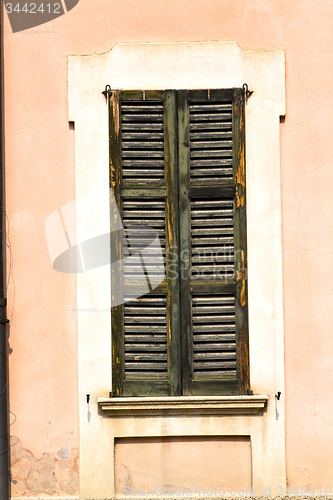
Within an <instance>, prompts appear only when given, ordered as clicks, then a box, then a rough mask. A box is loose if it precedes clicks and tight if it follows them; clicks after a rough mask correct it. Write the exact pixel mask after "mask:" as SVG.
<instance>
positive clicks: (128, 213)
mask: <svg viewBox="0 0 333 500" xmlns="http://www.w3.org/2000/svg"><path fill="white" fill-rule="evenodd" d="M175 103H176V94H175V93H174V92H172V91H167V92H165V91H145V92H144V91H120V92H115V93H113V95H112V96H111V99H110V104H111V108H110V151H111V154H110V159H111V170H110V179H111V186H112V189H113V193H114V195H115V198H116V202H117V207H118V211H119V213H120V214H121V218H122V222H123V225H124V231H123V232H122V236H121V237H118V238H117V236H118V233H119V231H118V232H117V233H116V238H115V244H112V247H111V248H112V249H113V251H114V253H115V256H116V259H117V263H113V269H114V266H116V271H115V272H114V273H113V277H111V282H112V297H114V298H115V300H116V302H115V303H116V304H117V305H116V306H115V307H113V308H112V345H113V348H112V351H113V356H112V357H113V371H112V374H113V384H112V387H113V394H114V395H115V396H148V395H151V396H153V395H154V396H155V395H156V396H162V395H170V394H176V393H178V392H179V381H178V380H179V374H178V372H179V368H178V366H179V359H178V358H179V355H178V349H177V345H178V344H179V341H178V340H177V335H178V330H179V329H178V326H177V322H178V315H175V314H174V313H173V311H174V310H177V308H178V295H179V290H178V284H177V283H176V282H174V280H172V279H171V276H169V274H170V270H169V265H168V261H169V257H170V255H171V250H172V248H173V247H175V246H176V247H177V245H178V243H177V231H176V227H172V225H171V223H170V221H171V219H172V217H173V216H174V210H175V207H177V178H176V175H177V169H176V168H175V166H176V161H177V158H176V154H177V147H176V144H177V143H176V140H177V131H176V124H177V122H176V115H175V111H174V110H175V109H176V104H175ZM112 150H113V151H114V152H116V156H117V158H115V154H113V153H112ZM115 246H116V247H117V248H114V247H115ZM111 258H112V261H114V260H115V259H114V258H113V257H112V256H111Z"/></svg>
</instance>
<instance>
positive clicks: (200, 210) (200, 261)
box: [191, 199, 234, 279]
mask: <svg viewBox="0 0 333 500" xmlns="http://www.w3.org/2000/svg"><path fill="white" fill-rule="evenodd" d="M191 242H192V261H191V262H192V269H193V270H194V271H195V275H196V279H198V278H200V276H201V277H206V278H207V277H208V276H209V277H213V278H214V277H218V278H223V277H225V278H227V279H230V278H233V277H234V264H233V260H234V259H233V253H232V249H233V248H234V229H233V200H202V199H200V200H191ZM225 260H226V262H225Z"/></svg>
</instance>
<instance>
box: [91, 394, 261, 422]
mask: <svg viewBox="0 0 333 500" xmlns="http://www.w3.org/2000/svg"><path fill="white" fill-rule="evenodd" d="M267 400H268V396H180V397H172V396H170V397H155V398H154V397H140V398H138V397H136V398H135V397H133V398H129V397H126V398H98V400H97V402H98V404H99V406H100V408H101V409H102V410H103V411H106V412H110V414H112V416H121V417H125V416H135V415H138V416H141V415H163V414H166V415H170V414H174V415H184V414H185V415H186V414H187V415H256V414H258V413H259V412H261V411H262V410H263V409H264V408H265V406H266V402H267ZM110 416H111V415H110Z"/></svg>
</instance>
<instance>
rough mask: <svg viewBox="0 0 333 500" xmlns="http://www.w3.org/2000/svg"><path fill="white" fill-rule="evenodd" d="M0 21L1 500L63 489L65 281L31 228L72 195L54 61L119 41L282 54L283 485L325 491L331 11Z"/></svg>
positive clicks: (148, 8)
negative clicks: (4, 404)
mask: <svg viewBox="0 0 333 500" xmlns="http://www.w3.org/2000/svg"><path fill="white" fill-rule="evenodd" d="M4 22H5V24H4V29H5V98H6V102H5V106H6V108H5V112H6V121H5V126H6V210H7V215H8V218H9V222H10V234H9V238H10V248H11V253H12V268H11V271H10V282H9V289H8V315H9V316H8V317H9V318H10V320H11V323H10V336H9V346H10V355H9V363H10V364H9V369H10V375H9V390H10V410H11V411H12V412H13V414H15V416H16V421H15V423H13V425H12V426H11V434H12V435H13V438H12V445H13V446H12V448H11V452H12V461H13V479H14V482H13V483H12V495H13V496H19V495H35V496H36V495H37V494H41V493H43V494H53V493H58V492H60V494H63V495H68V494H77V488H78V485H77V453H78V452H77V448H78V444H79V441H78V413H77V408H78V405H77V401H78V394H77V338H76V315H75V312H72V311H70V310H71V309H75V297H76V290H75V285H76V282H75V276H72V275H66V274H60V273H55V272H54V271H53V270H52V268H51V266H50V261H49V256H48V251H47V246H46V240H45V234H44V223H45V219H46V218H47V216H48V215H49V214H50V213H51V212H53V211H54V210H56V209H57V208H58V207H60V206H61V205H63V204H65V203H67V202H69V201H71V200H73V199H74V196H75V189H74V181H75V179H74V131H72V130H70V128H69V125H68V118H67V56H68V55H70V54H91V53H95V52H96V53H101V52H105V51H107V50H109V49H110V48H111V47H112V46H113V44H114V43H116V42H120V41H123V42H136V41H145V42H149V41H210V40H235V41H236V42H237V43H238V44H239V45H240V46H241V47H242V48H243V49H255V50H258V49H262V50H265V49H282V50H285V51H286V102H287V115H286V120H285V122H284V123H282V124H281V171H282V179H281V180H282V224H283V225H282V234H283V255H284V269H283V270H284V313H285V362H286V365H285V375H286V453H287V480H288V483H289V485H290V486H291V487H292V488H295V487H296V486H299V487H300V486H310V487H311V486H314V487H319V486H321V487H325V486H331V484H330V481H331V476H332V469H333V459H332V452H331V450H332V447H333V434H332V432H331V428H332V424H333V402H332V398H331V394H332V389H333V370H332V365H333V335H332V324H333V287H332V284H331V275H332V273H333V260H332V248H333V232H332V231H331V227H332V226H333V200H332V196H331V195H330V187H331V186H332V185H333V168H332V163H333V160H332V153H333V148H332V136H333V119H332V115H333V113H332V111H333V104H332V102H333V100H332V97H333V91H332V81H333V64H332V62H333V61H332V60H333V29H332V25H333V9H332V2H330V1H328V0H321V1H320V2H318V3H314V2H313V1H311V0H295V1H294V2H290V0H271V1H270V0H247V1H245V0H236V1H235V0H205V1H201V0H173V1H172V2H170V1H167V0H135V1H134V0H123V1H121V2H115V1H113V0H94V1H93V2H92V1H89V0H80V2H79V4H78V5H77V7H75V8H74V9H73V10H72V11H71V12H69V13H68V14H66V15H65V16H62V17H60V18H59V19H57V20H55V21H52V22H49V23H47V24H45V25H42V26H39V27H37V28H33V29H31V30H28V31H23V32H19V33H15V34H13V33H12V32H11V29H10V25H9V22H8V19H7V16H6V14H5V20H4ZM8 263H9V260H8ZM8 272H9V265H8ZM13 414H11V419H14V415H13ZM46 477H49V478H50V479H49V480H46V479H45V478H46ZM45 481H46V482H45ZM332 487H333V485H332Z"/></svg>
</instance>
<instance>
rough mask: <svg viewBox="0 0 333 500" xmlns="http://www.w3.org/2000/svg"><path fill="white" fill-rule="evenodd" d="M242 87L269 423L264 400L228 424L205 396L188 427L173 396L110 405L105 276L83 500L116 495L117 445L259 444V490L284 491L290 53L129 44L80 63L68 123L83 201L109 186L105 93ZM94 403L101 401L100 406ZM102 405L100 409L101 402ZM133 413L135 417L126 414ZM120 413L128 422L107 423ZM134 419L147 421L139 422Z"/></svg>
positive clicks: (84, 220) (254, 339)
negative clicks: (158, 440)
mask: <svg viewBox="0 0 333 500" xmlns="http://www.w3.org/2000/svg"><path fill="white" fill-rule="evenodd" d="M243 83H247V84H248V86H249V89H250V90H253V91H254V93H253V95H252V96H251V98H250V99H249V100H248V103H247V106H246V182H247V235H248V241H247V245H248V297H249V299H248V303H249V346H250V353H249V357H250V381H251V389H252V390H253V392H254V394H255V395H258V394H259V395H260V394H261V395H265V396H266V395H267V397H268V399H266V398H265V396H262V401H267V406H266V408H264V409H263V410H262V411H260V412H259V413H258V414H253V413H252V414H245V406H246V405H249V404H250V403H249V401H252V402H253V403H254V402H255V398H256V397H257V398H258V396H254V397H252V396H248V397H247V396H245V397H238V398H239V411H236V410H235V409H234V410H233V411H231V413H229V414H228V413H227V412H224V415H223V417H222V418H221V414H223V411H222V407H223V404H225V405H226V404H229V405H230V401H232V399H231V398H230V397H227V400H228V401H229V403H227V401H225V402H224V403H223V402H222V400H220V401H219V402H217V401H216V408H217V407H218V405H220V408H221V412H220V414H219V412H217V413H216V414H214V412H209V408H208V406H209V404H208V398H204V399H205V400H206V403H204V404H206V406H207V412H205V411H201V412H200V411H199V412H197V413H196V412H195V409H196V408H197V409H198V408H200V404H199V399H198V398H194V400H193V401H192V408H189V411H186V412H185V415H184V416H183V417H182V419H177V416H176V415H171V413H172V412H171V413H170V411H171V410H170V409H169V410H167V411H165V408H164V409H161V408H160V411H159V410H158V405H160V406H161V404H162V406H163V404H164V405H168V404H169V406H170V404H171V401H169V403H167V402H165V403H164V402H162V401H161V399H163V398H155V401H151V402H150V403H149V405H150V412H149V410H148V409H147V405H146V408H144V409H143V410H141V413H140V412H139V411H137V410H135V408H138V406H135V404H134V403H135V402H134V400H132V403H130V402H126V401H125V400H123V402H119V403H118V402H117V401H111V400H110V398H109V397H108V396H109V394H108V393H109V391H110V387H111V363H112V360H111V317H110V310H107V311H103V310H98V308H96V307H95V306H94V300H95V304H96V297H97V302H98V297H103V303H104V304H105V301H106V302H108V301H109V302H108V303H110V279H109V274H108V273H107V272H106V271H105V269H103V268H98V269H95V270H92V271H89V272H88V273H84V274H83V275H78V276H77V308H78V313H77V324H78V338H79V394H80V408H79V418H80V496H81V498H92V497H94V498H106V497H110V496H113V495H114V493H115V492H114V474H113V473H112V474H110V467H111V468H113V466H114V454H113V451H114V438H115V436H117V437H129V436H177V435H179V436H188V435H192V436H196V435H226V436H230V435H235V436H237V435H239V436H241V435H249V436H250V438H251V450H252V483H253V484H252V487H253V488H255V489H256V491H259V489H260V488H268V487H272V494H273V492H274V488H275V487H277V486H284V485H285V480H286V478H285V435H284V432H285V431H284V350H283V349H284V346H283V334H284V332H283V296H282V243H281V195H280V143H279V117H280V116H281V115H284V114H285V61H284V52H283V51H257V52H254V51H243V50H242V49H241V48H240V47H239V46H238V45H237V44H236V43H235V42H191V43H190V42H189V43H128V44H126V43H120V44H116V45H115V46H114V47H113V49H112V50H110V51H109V52H107V53H105V54H101V55H91V56H70V57H69V120H70V121H74V122H75V172H76V197H77V198H80V197H82V196H86V195H89V194H91V192H92V191H93V192H96V193H99V192H102V191H103V190H105V189H108V186H109V142H108V106H107V102H106V99H105V98H104V96H103V95H102V94H101V92H102V91H103V90H104V88H105V85H106V84H110V85H111V88H113V89H128V90H132V89H145V90H148V89H161V90H163V89H167V88H169V89H171V88H174V89H182V88H183V89H185V88H186V89H200V88H203V89H205V88H232V87H241V86H242V85H243ZM99 203H100V206H99V205H98V204H99ZM95 208H96V210H94V211H93V213H92V214H91V215H89V214H88V215H87V212H86V211H82V213H81V212H80V210H78V211H77V214H76V219H77V220H76V233H77V234H76V237H77V241H84V240H85V239H87V238H88V237H92V235H93V234H96V235H97V234H105V233H106V232H108V231H109V227H110V225H109V222H110V221H109V210H108V205H107V203H106V204H105V203H103V201H102V200H101V201H100V202H99V201H98V200H97V202H96V207H95ZM96 214H98V216H96ZM277 391H281V392H282V397H281V399H280V400H277V399H276V398H275V394H276V392H277ZM86 394H90V396H91V399H90V401H91V402H90V405H89V408H87V402H86ZM246 398H249V399H247V400H246ZM251 398H252V399H251ZM259 398H260V397H259ZM98 399H99V401H100V408H99V407H98V405H97V404H95V403H97V400H98ZM118 399H119V398H118ZM158 399H159V401H158ZM217 399H218V398H217ZM126 404H127V405H128V407H127V412H129V413H127V412H126V411H125V410H124V408H125V406H124V405H126ZM175 404H176V403H175ZM177 404H182V403H181V401H178V403H177ZM112 405H113V407H112ZM117 405H118V406H117ZM141 405H142V400H141ZM149 405H148V406H149ZM242 405H243V410H241V408H242ZM103 407H104V408H105V410H102V409H101V408H103ZM110 408H112V411H110ZM116 408H118V409H116ZM119 408H123V410H119ZM174 408H175V407H174ZM183 408H184V407H183ZM201 408H202V406H201ZM229 408H230V406H229ZM117 411H120V413H119V416H118V418H103V416H105V417H110V415H114V414H115V412H117ZM133 413H134V414H136V415H138V418H135V419H133ZM156 415H158V416H159V418H156ZM128 417H129V418H128ZM272 449H274V453H272ZM92 455H93V456H94V460H93V461H92V460H91V457H92ZM105 457H109V460H108V461H106V458H105ZM92 462H93V464H92ZM106 463H107V466H106ZM260 491H261V490H260Z"/></svg>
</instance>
